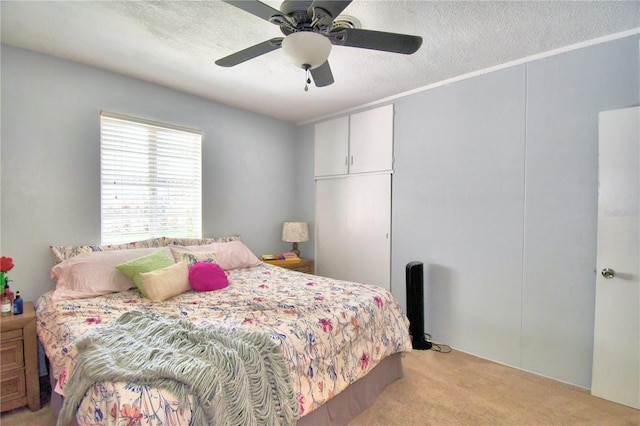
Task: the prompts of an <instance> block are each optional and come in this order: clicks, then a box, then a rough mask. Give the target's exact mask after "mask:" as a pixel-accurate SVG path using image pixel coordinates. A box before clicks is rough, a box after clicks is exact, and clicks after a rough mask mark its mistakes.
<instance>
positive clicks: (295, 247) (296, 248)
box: [291, 243, 300, 257]
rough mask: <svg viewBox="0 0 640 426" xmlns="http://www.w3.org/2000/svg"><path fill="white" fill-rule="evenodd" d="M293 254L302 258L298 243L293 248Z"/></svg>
mask: <svg viewBox="0 0 640 426" xmlns="http://www.w3.org/2000/svg"><path fill="white" fill-rule="evenodd" d="M291 253H295V254H296V256H298V257H300V250H298V243H293V245H292V246H291Z"/></svg>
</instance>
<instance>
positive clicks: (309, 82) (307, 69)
mask: <svg viewBox="0 0 640 426" xmlns="http://www.w3.org/2000/svg"><path fill="white" fill-rule="evenodd" d="M304 70H305V71H306V72H307V81H306V83H305V85H304V91H305V92H308V91H309V85H310V84H311V77H310V76H309V65H306V64H305V67H304Z"/></svg>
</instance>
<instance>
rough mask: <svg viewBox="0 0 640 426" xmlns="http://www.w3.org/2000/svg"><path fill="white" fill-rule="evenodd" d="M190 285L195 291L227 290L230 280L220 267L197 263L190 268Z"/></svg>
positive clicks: (214, 264) (209, 263)
mask: <svg viewBox="0 0 640 426" xmlns="http://www.w3.org/2000/svg"><path fill="white" fill-rule="evenodd" d="M189 284H190V285H191V288H192V289H194V290H195V291H211V290H220V289H221V288H225V287H226V286H228V285H229V280H228V279H227V274H225V273H224V270H223V269H222V267H220V265H218V264H216V263H211V262H197V263H194V264H193V265H192V266H191V267H190V268H189Z"/></svg>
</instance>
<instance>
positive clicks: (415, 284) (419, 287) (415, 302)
mask: <svg viewBox="0 0 640 426" xmlns="http://www.w3.org/2000/svg"><path fill="white" fill-rule="evenodd" d="M423 276H424V267H423V265H422V262H409V263H407V317H408V318H409V333H410V334H411V344H412V346H413V349H421V350H427V349H431V346H432V344H431V342H428V341H427V339H426V338H425V334H424V279H423Z"/></svg>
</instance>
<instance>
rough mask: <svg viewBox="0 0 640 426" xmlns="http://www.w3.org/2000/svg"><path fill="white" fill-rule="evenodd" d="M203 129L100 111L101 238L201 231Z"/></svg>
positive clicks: (119, 239)
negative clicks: (196, 129)
mask: <svg viewBox="0 0 640 426" xmlns="http://www.w3.org/2000/svg"><path fill="white" fill-rule="evenodd" d="M201 150H202V134H201V133H200V132H198V131H194V130H190V129H184V128H180V127H176V126H170V125H164V124H159V123H154V122H151V121H147V120H140V119H133V118H130V117H124V116H120V115H116V114H111V113H105V112H103V113H101V114H100V193H101V212H102V217H101V234H102V235H101V237H102V244H114V243H123V242H130V241H138V240H142V239H147V238H153V237H161V236H166V237H186V238H201V236H202V157H201V155H202V154H201Z"/></svg>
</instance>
